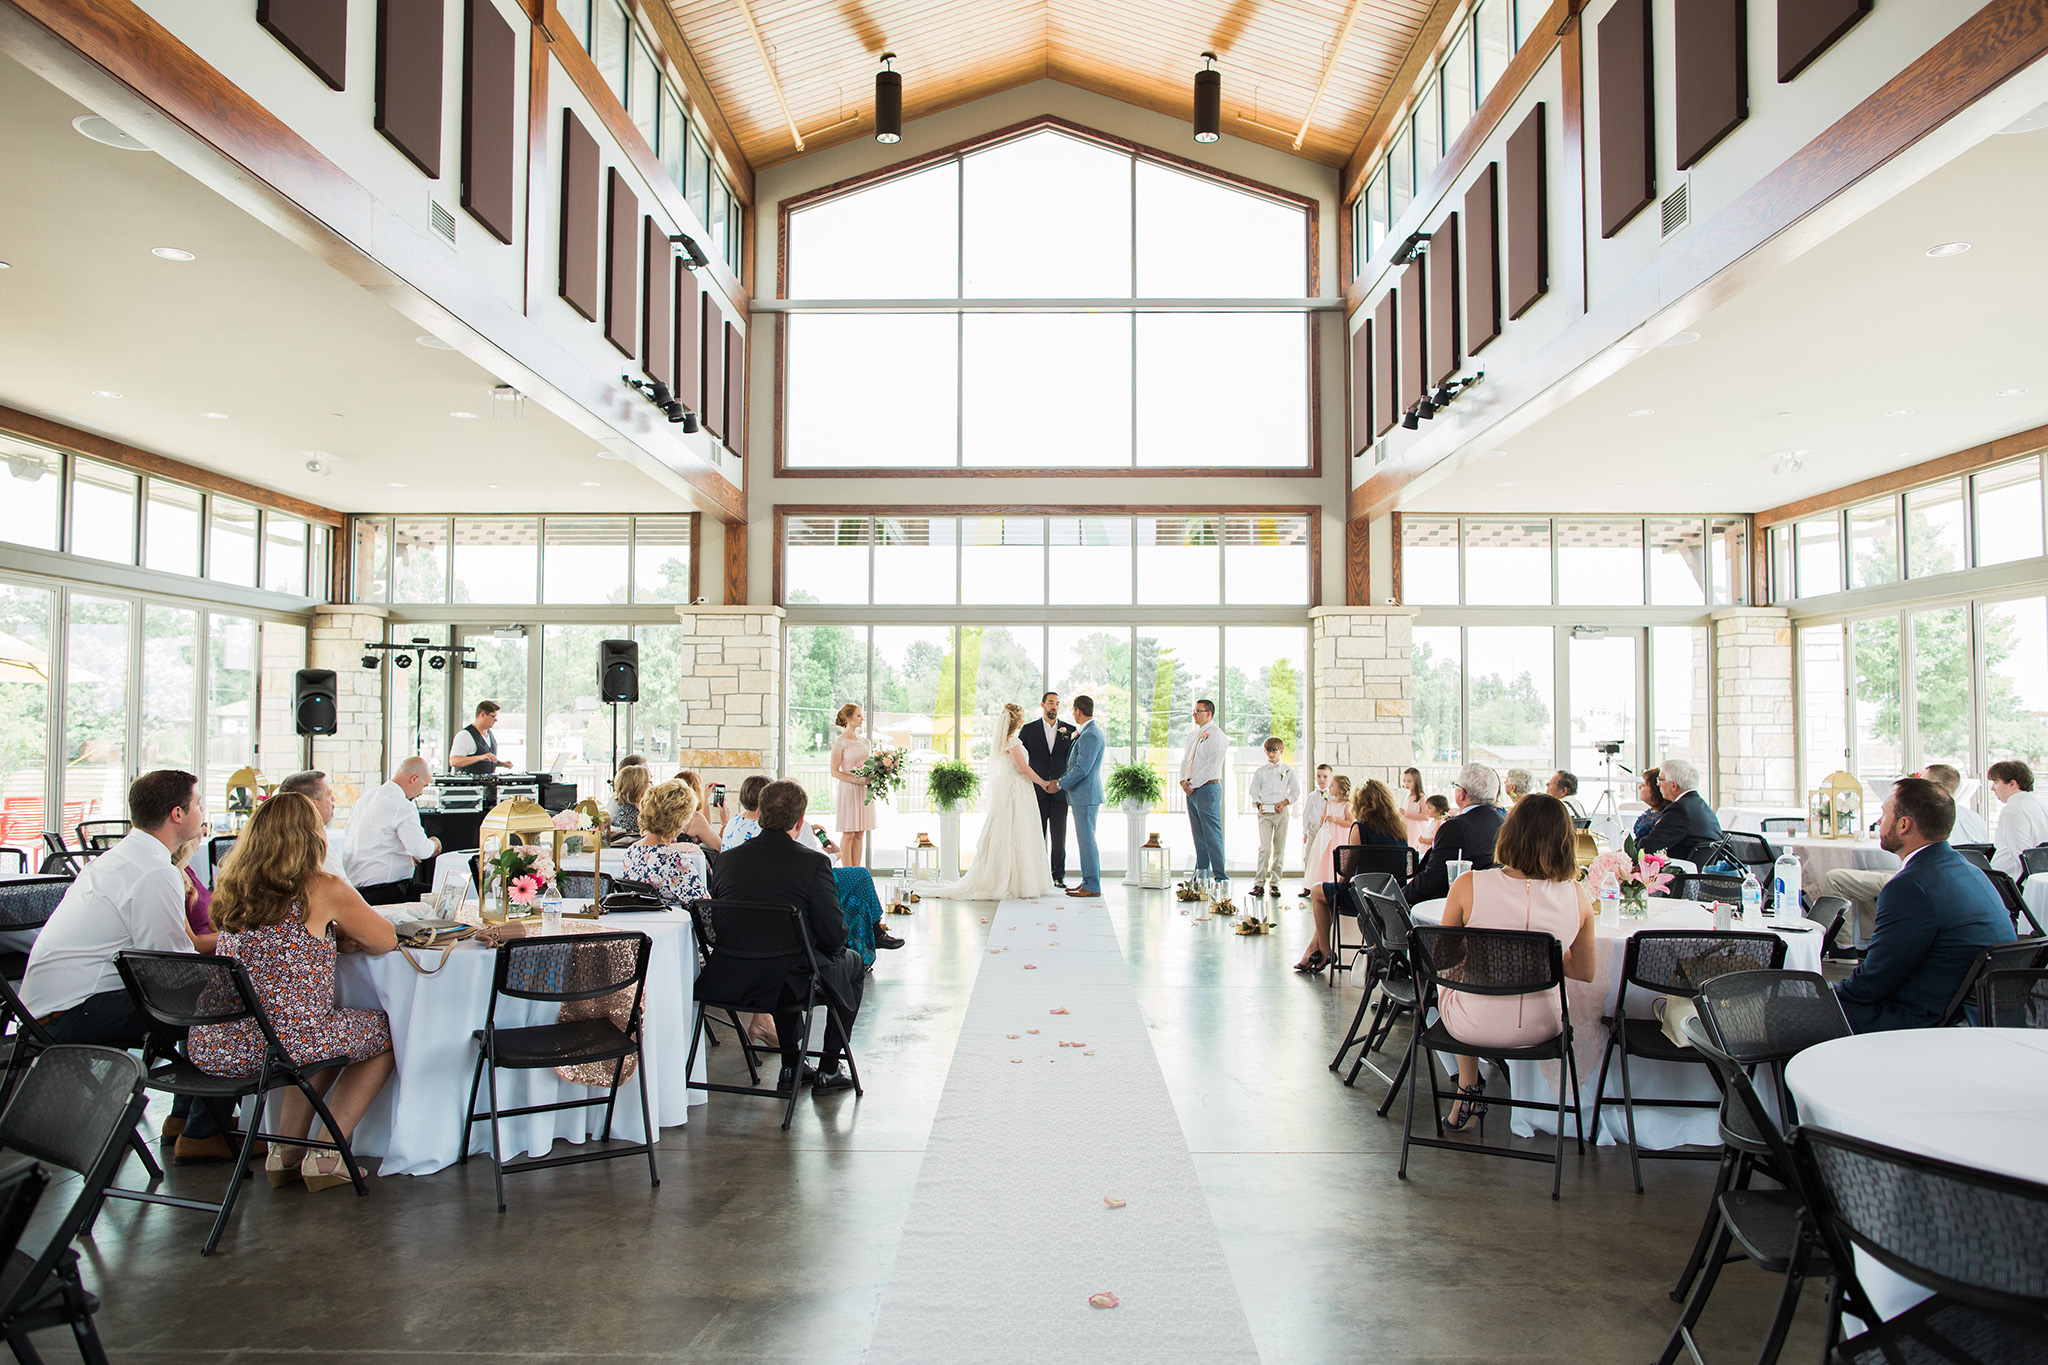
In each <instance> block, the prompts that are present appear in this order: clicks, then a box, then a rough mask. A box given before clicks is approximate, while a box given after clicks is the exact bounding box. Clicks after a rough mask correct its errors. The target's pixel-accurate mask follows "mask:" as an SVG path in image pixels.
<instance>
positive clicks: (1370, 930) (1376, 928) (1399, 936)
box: [1330, 872, 1415, 1103]
mask: <svg viewBox="0 0 2048 1365" xmlns="http://www.w3.org/2000/svg"><path fill="white" fill-rule="evenodd" d="M1345 894H1346V896H1347V897H1349V898H1350V899H1351V900H1353V901H1354V902H1355V903H1356V904H1357V906H1358V912H1357V914H1358V927H1359V929H1360V930H1361V931H1363V933H1364V934H1365V945H1366V948H1365V952H1366V964H1367V965H1366V973H1367V975H1366V983H1365V990H1364V991H1363V992H1362V993H1361V994H1360V995H1359V997H1358V1012H1357V1013H1356V1014H1354V1015H1352V1017H1351V1028H1350V1029H1349V1031H1347V1032H1346V1033H1345V1035H1344V1041H1343V1043H1342V1044H1340V1045H1339V1046H1338V1048H1337V1055H1336V1056H1335V1057H1333V1058H1331V1059H1330V1070H1332V1071H1335V1070H1336V1069H1337V1068H1338V1067H1340V1066H1342V1065H1343V1064H1344V1054H1345V1053H1347V1052H1349V1051H1351V1049H1352V1048H1354V1047H1355V1048H1357V1049H1358V1060H1357V1061H1356V1062H1354V1063H1353V1064H1352V1067H1351V1074H1350V1075H1349V1076H1347V1077H1345V1078H1344V1084H1346V1085H1352V1084H1354V1083H1356V1082H1357V1080H1358V1072H1359V1069H1360V1068H1361V1067H1368V1066H1370V1067H1372V1073H1373V1075H1375V1076H1378V1077H1379V1078H1380V1079H1381V1080H1383V1081H1385V1082H1387V1083H1388V1084H1389V1085H1397V1084H1398V1083H1397V1082H1396V1080H1395V1078H1394V1077H1392V1076H1389V1075H1388V1074H1387V1073H1386V1072H1384V1071H1382V1070H1380V1069H1379V1068H1378V1067H1377V1066H1373V1064H1372V1062H1371V1061H1370V1060H1369V1059H1368V1057H1367V1054H1368V1053H1372V1052H1377V1051H1379V1050H1380V1048H1381V1047H1382V1046H1383V1045H1384V1044H1385V1043H1386V1040H1387V1035H1388V1034H1389V1033H1391V1032H1392V1031H1393V1027H1394V1023H1395V1021H1396V1019H1398V1017H1399V1016H1400V1015H1401V1014H1404V1013H1413V1012H1414V1009H1415V976H1414V972H1413V971H1412V970H1411V969H1410V967H1409V965H1408V930H1409V929H1410V928H1411V927H1412V926H1411V924H1410V923H1409V920H1408V900H1407V897H1406V896H1404V895H1402V893H1401V883H1400V882H1399V881H1397V880H1396V879H1395V878H1394V877H1393V876H1391V875H1389V874H1387V873H1384V872H1361V873H1359V874H1358V875H1357V876H1355V877H1353V878H1352V879H1351V882H1350V885H1348V886H1347V887H1345ZM1383 903H1384V904H1385V905H1386V907H1387V908H1386V909H1384V910H1383V909H1382V908H1381V907H1382V904H1383ZM1375 992H1377V996H1378V1000H1377V1005H1375V999H1374V996H1375ZM1367 1010H1372V1012H1373V1016H1372V1023H1371V1025H1370V1026H1369V1027H1367V1028H1366V1029H1365V1032H1364V1033H1363V1034H1361V1033H1360V1032H1359V1026H1360V1025H1362V1024H1364V1023H1365V1016H1366V1011H1367ZM1387 1100H1388V1103H1392V1102H1393V1093H1392V1092H1391V1091H1389V1092H1388V1095H1387Z"/></svg>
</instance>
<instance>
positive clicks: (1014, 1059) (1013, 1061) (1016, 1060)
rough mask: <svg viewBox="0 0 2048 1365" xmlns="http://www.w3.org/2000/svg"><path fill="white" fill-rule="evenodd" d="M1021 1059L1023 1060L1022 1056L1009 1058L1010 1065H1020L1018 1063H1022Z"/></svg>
mask: <svg viewBox="0 0 2048 1365" xmlns="http://www.w3.org/2000/svg"><path fill="white" fill-rule="evenodd" d="M1023 1061H1024V1059H1023V1058H1022V1057H1012V1058H1010V1065H1012V1066H1020V1065H1022V1064H1023Z"/></svg>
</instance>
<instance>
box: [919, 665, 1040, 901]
mask: <svg viewBox="0 0 2048 1365" xmlns="http://www.w3.org/2000/svg"><path fill="white" fill-rule="evenodd" d="M1023 727H1024V708H1023V707H1021V706H1019V705H1017V703H1015V702H1011V703H1010V704H1009V705H1007V706H1005V707H1004V708H1003V738H1002V741H1001V742H1000V743H999V744H997V745H996V750H995V752H994V753H993V754H991V755H990V756H989V760H988V823H987V824H985V825H983V826H982V829H981V842H980V843H978V844H976V845H975V846H974V866H973V867H971V868H969V869H968V871H967V875H966V876H965V877H962V878H961V879H960V880H959V881H957V882H948V883H947V884H945V885H943V886H938V887H934V888H933V889H932V890H931V891H929V892H927V893H926V894H928V895H932V896H937V897H940V898H942V899H947V900H969V901H1000V900H1016V899H1019V898H1024V897H1037V896H1049V895H1051V894H1052V863H1051V860H1050V859H1049V858H1048V857H1047V856H1046V850H1045V830H1044V827H1043V826H1042V825H1041V824H1040V823H1039V818H1038V799H1037V797H1036V795H1035V794H1034V792H1035V789H1036V787H1037V783H1038V778H1037V775H1036V774H1034V773H1033V772H1032V771H1031V764H1030V762H1029V761H1028V760H1027V759H1026V758H1025V756H1024V741H1023V740H1022V739H1020V738H1018V734H1017V732H1018V731H1019V730H1021V729H1022V728H1023Z"/></svg>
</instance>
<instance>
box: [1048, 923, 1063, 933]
mask: <svg viewBox="0 0 2048 1365" xmlns="http://www.w3.org/2000/svg"><path fill="white" fill-rule="evenodd" d="M1045 927H1046V928H1047V929H1049V930H1051V931H1052V932H1053V933H1055V934H1057V933H1058V932H1059V931H1060V927H1059V926H1058V925H1057V924H1048V925H1046V926H1045Z"/></svg>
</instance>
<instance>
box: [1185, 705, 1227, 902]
mask: <svg viewBox="0 0 2048 1365" xmlns="http://www.w3.org/2000/svg"><path fill="white" fill-rule="evenodd" d="M1229 751H1230V738H1229V736H1227V735H1225V734H1224V733H1223V727H1222V726H1220V725H1218V724H1217V723H1216V703H1215V702H1213V701H1210V700H1208V699H1207V698H1204V699H1203V700H1201V701H1198V702H1196V703H1195V733H1194V734H1193V736H1191V737H1190V738H1189V740H1188V751H1187V754H1186V756H1185V757H1183V758H1182V759H1181V761H1180V789H1181V791H1183V792H1185V793H1186V794H1187V799H1188V824H1189V825H1190V826H1191V827H1192V828H1193V830H1194V833H1195V871H1197V872H1207V873H1208V874H1209V875H1210V876H1211V877H1221V876H1223V875H1224V872H1223V760H1224V758H1225V756H1226V755H1227V754H1228V753H1229Z"/></svg>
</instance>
